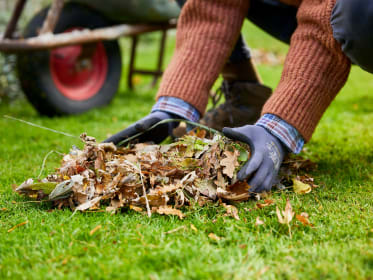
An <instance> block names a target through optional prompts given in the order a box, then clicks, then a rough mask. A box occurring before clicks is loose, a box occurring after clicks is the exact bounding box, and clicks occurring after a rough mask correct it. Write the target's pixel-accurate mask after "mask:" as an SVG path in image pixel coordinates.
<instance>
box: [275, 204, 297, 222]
mask: <svg viewBox="0 0 373 280" xmlns="http://www.w3.org/2000/svg"><path fill="white" fill-rule="evenodd" d="M281 212H282V215H281ZM281 212H280V210H279V209H278V207H277V206H276V214H277V218H278V221H279V222H280V223H281V224H286V225H289V224H290V222H291V220H292V219H293V217H294V212H293V210H292V208H291V204H290V201H289V199H287V200H286V206H285V211H281Z"/></svg>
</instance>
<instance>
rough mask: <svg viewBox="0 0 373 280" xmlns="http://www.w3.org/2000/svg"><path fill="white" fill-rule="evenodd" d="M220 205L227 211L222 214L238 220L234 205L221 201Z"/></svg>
mask: <svg viewBox="0 0 373 280" xmlns="http://www.w3.org/2000/svg"><path fill="white" fill-rule="evenodd" d="M222 205H223V206H224V208H225V210H227V213H226V214H225V215H224V216H229V217H233V218H234V219H236V220H237V221H239V220H240V216H238V209H237V208H236V207H235V206H233V205H227V204H225V203H222Z"/></svg>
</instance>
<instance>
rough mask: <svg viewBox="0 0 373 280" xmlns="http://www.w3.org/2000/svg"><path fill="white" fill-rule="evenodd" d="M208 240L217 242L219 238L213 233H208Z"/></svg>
mask: <svg viewBox="0 0 373 280" xmlns="http://www.w3.org/2000/svg"><path fill="white" fill-rule="evenodd" d="M208 236H209V238H210V239H212V240H215V241H219V240H220V239H221V238H220V237H219V236H217V235H216V234H215V233H212V232H211V233H209V235H208Z"/></svg>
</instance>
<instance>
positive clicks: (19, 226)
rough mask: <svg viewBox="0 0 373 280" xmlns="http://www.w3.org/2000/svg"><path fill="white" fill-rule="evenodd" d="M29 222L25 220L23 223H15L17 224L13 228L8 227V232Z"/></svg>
mask: <svg viewBox="0 0 373 280" xmlns="http://www.w3.org/2000/svg"><path fill="white" fill-rule="evenodd" d="M27 223H28V221H25V222H23V223H20V224H18V225H15V226H14V227H12V228H11V229H8V232H12V231H13V230H15V229H16V228H18V227H21V226H24V225H25V224H27Z"/></svg>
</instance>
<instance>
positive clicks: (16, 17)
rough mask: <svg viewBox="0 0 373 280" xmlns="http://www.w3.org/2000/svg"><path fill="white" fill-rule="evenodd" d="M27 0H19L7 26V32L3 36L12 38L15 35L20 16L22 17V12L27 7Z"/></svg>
mask: <svg viewBox="0 0 373 280" xmlns="http://www.w3.org/2000/svg"><path fill="white" fill-rule="evenodd" d="M26 1H27V0H18V1H17V3H16V5H15V7H14V11H13V14H12V17H11V19H10V21H9V24H8V25H7V27H6V30H5V33H4V36H3V38H4V39H11V38H12V37H13V33H14V31H15V30H16V28H17V23H18V21H19V18H20V17H21V14H22V12H23V9H24V8H25V4H26Z"/></svg>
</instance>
